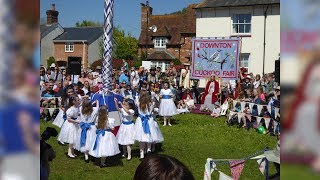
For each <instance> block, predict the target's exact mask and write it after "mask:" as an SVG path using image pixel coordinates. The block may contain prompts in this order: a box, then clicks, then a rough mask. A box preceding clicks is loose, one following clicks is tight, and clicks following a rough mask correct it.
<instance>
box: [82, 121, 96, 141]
mask: <svg viewBox="0 0 320 180" xmlns="http://www.w3.org/2000/svg"><path fill="white" fill-rule="evenodd" d="M92 125H94V123H93V122H91V123H85V122H80V128H81V129H82V130H81V136H80V147H82V146H84V145H85V144H86V140H87V131H88V130H89V129H90V127H91V126H92Z"/></svg>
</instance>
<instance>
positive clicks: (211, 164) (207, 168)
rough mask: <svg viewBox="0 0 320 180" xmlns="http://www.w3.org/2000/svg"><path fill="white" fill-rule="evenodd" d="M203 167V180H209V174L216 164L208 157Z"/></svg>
mask: <svg viewBox="0 0 320 180" xmlns="http://www.w3.org/2000/svg"><path fill="white" fill-rule="evenodd" d="M204 168H205V170H204V176H203V180H211V174H212V172H213V171H214V169H215V168H216V164H215V163H214V162H213V159H211V158H208V159H207V162H206V164H205V166H204Z"/></svg>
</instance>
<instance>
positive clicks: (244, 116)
mask: <svg viewBox="0 0 320 180" xmlns="http://www.w3.org/2000/svg"><path fill="white" fill-rule="evenodd" d="M241 119H242V122H243V126H242V127H243V128H245V127H247V129H248V130H249V128H250V126H249V124H250V122H251V113H250V109H249V104H248V103H247V104H246V105H245V107H244V110H243V111H242V117H241ZM247 120H248V121H249V122H247Z"/></svg>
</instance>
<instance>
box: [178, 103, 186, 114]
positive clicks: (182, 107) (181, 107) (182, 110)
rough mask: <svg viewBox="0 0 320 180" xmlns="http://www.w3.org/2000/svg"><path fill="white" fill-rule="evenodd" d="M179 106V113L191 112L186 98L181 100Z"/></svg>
mask: <svg viewBox="0 0 320 180" xmlns="http://www.w3.org/2000/svg"><path fill="white" fill-rule="evenodd" d="M177 107H178V109H177V111H178V113H179V114H185V113H188V112H189V110H188V106H187V104H186V103H185V101H184V100H180V101H179V103H178V106H177Z"/></svg>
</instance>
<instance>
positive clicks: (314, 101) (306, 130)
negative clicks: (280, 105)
mask: <svg viewBox="0 0 320 180" xmlns="http://www.w3.org/2000/svg"><path fill="white" fill-rule="evenodd" d="M319 72H320V62H319V61H317V60H316V61H314V62H312V63H310V64H309V66H308V67H307V69H306V70H305V73H304V75H303V76H302V77H303V78H302V81H301V83H300V86H299V87H298V89H297V92H296V96H295V97H296V101H295V102H294V103H293V105H292V109H291V112H290V113H289V116H288V117H287V118H286V121H285V122H284V124H283V125H284V126H282V127H283V128H285V133H284V134H283V136H282V137H281V138H282V140H283V142H284V146H283V147H284V148H285V152H292V151H294V150H299V149H302V148H303V149H304V150H307V151H305V152H306V153H304V154H301V157H302V158H303V157H305V155H308V154H313V155H314V156H315V159H314V160H313V161H312V162H311V167H312V169H313V170H314V171H316V172H320V151H319V150H320V141H319V139H320V73H319ZM282 140H281V141H282Z"/></svg>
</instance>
